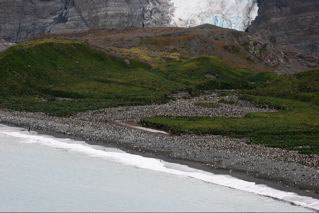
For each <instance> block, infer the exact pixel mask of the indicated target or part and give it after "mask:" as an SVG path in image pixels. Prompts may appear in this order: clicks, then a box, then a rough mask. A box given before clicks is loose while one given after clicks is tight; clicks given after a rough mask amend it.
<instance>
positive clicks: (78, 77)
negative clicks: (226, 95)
mask: <svg viewBox="0 0 319 213" xmlns="http://www.w3.org/2000/svg"><path fill="white" fill-rule="evenodd" d="M269 78H270V74H269V73H255V72H252V71H250V70H244V69H243V70H239V69H237V70H236V69H232V68H231V67H228V66H227V65H225V64H224V63H223V62H222V61H221V60H220V59H218V58H213V57H212V58H209V57H203V58H197V59H192V60H188V61H180V60H179V59H178V60H174V59H173V57H172V59H171V60H170V62H169V63H167V64H162V65H160V66H157V67H151V66H149V65H147V64H145V63H142V62H139V61H135V60H129V61H128V60H124V59H121V58H116V57H113V56H109V55H106V54H105V53H103V52H101V51H98V50H96V49H93V48H91V47H90V46H88V45H87V44H83V43H80V42H78V41H70V40H50V39H47V40H36V41H31V42H28V43H25V44H20V45H17V46H14V47H11V48H9V49H8V50H6V51H5V52H2V53H0V107H2V108H8V109H13V110H19V111H35V112H45V113H49V114H52V115H60V116H62V115H63V116H64V115H70V114H72V113H74V112H79V111H87V110H94V109H99V108H106V107H114V106H122V105H143V104H151V103H156V102H164V101H167V100H168V99H169V95H170V94H172V93H174V92H176V91H179V90H188V91H190V92H191V93H193V94H199V92H200V91H201V90H207V89H228V88H233V87H234V88H242V89H246V88H254V87H256V85H258V84H260V83H262V82H264V81H266V80H267V79H269Z"/></svg>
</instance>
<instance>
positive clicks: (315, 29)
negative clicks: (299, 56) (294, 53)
mask: <svg viewBox="0 0 319 213" xmlns="http://www.w3.org/2000/svg"><path fill="white" fill-rule="evenodd" d="M258 3H259V15H258V17H257V19H256V20H255V21H254V22H253V23H252V26H251V27H249V29H248V31H249V32H253V33H258V34H260V35H262V36H265V37H267V38H268V39H270V40H271V41H272V42H273V43H274V44H277V45H279V46H282V47H284V48H288V49H290V48H293V49H297V50H298V51H301V52H302V53H307V54H313V55H316V56H319V0H258Z"/></svg>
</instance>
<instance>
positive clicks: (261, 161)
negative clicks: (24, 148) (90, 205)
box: [0, 94, 319, 193]
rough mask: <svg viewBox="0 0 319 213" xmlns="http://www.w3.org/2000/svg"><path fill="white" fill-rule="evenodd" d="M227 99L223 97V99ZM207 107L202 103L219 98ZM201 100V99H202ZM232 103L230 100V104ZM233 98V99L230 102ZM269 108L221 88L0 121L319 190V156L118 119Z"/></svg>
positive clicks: (0, 114)
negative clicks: (154, 129)
mask: <svg viewBox="0 0 319 213" xmlns="http://www.w3.org/2000/svg"><path fill="white" fill-rule="evenodd" d="M221 99H222V101H220V100H221ZM217 102H219V104H217V105H216V106H215V107H214V108H207V107H205V104H203V103H217ZM198 103H201V104H198ZM226 103H228V104H226ZM229 103H231V104H229ZM265 111H266V112H269V111H274V110H272V109H261V108H256V107H255V106H253V105H252V104H250V103H248V102H245V101H239V100H238V99H237V97H236V96H227V97H219V96H217V95H216V94H212V95H206V96H201V97H196V98H190V99H184V98H182V97H178V98H177V99H176V100H175V101H171V102H169V103H167V104H162V105H151V106H133V107H119V108H110V109H104V110H99V111H92V112H85V113H79V114H77V115H75V116H73V117H70V118H61V117H50V116H47V115H45V114H43V113H28V112H10V111H7V110H0V123H3V124H10V125H15V126H20V127H31V129H33V130H38V131H41V132H45V133H47V134H64V135H66V137H75V138H78V139H81V140H84V141H86V142H88V143H91V144H99V145H105V146H111V145H112V146H114V145H115V146H117V147H118V148H123V149H126V150H130V151H137V152H139V153H142V154H146V155H151V156H159V157H165V158H168V159H171V160H186V161H189V162H197V163H201V164H202V165H206V166H207V167H210V168H214V169H226V170H228V171H239V172H244V173H247V174H248V175H249V176H253V177H257V178H263V179H268V180H272V181H275V182H280V183H282V184H284V185H289V186H292V187H296V188H300V189H307V190H311V191H316V192H317V193H318V192H319V156H307V155H302V154H298V153H297V152H293V151H286V150H282V149H274V148H267V147H264V146H260V145H251V144H248V143H247V142H249V140H248V139H244V138H241V139H238V138H230V137H224V136H217V135H209V136H197V135H180V136H177V135H166V134H160V133H151V132H148V131H143V130H139V129H134V128H130V127H128V126H125V125H121V124H119V123H122V124H123V123H133V124H134V123H135V124H137V123H138V122H139V121H140V120H141V119H142V118H143V117H148V116H154V115H175V116H179V115H180V116H182V115H187V116H227V117H230V116H232V117H234V116H236V117H238V116H244V115H245V114H247V113H250V112H265Z"/></svg>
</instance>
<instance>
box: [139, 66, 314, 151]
mask: <svg viewBox="0 0 319 213" xmlns="http://www.w3.org/2000/svg"><path fill="white" fill-rule="evenodd" d="M318 92H319V71H318V70H315V71H310V72H305V73H301V74H296V75H291V76H280V77H277V78H276V79H274V80H273V81H270V82H269V83H267V84H265V85H263V86H260V87H258V88H256V89H253V90H250V91H242V93H244V94H243V95H241V98H242V99H245V100H249V101H251V102H254V103H255V104H256V105H259V106H263V107H266V106H267V107H272V108H275V109H278V110H280V111H279V112H276V113H250V114H248V115H246V116H245V117H243V118H208V117H196V118H191V117H153V118H147V119H145V120H144V121H143V123H144V125H146V126H152V127H157V128H163V129H166V130H168V131H171V132H174V133H195V134H217V135H226V136H234V137H248V138H251V140H250V141H251V143H255V144H264V145H266V146H270V147H278V148H284V149H289V150H296V151H299V152H300V153H305V154H319V106H318V105H319V102H318V97H319V96H318V94H319V93H318Z"/></svg>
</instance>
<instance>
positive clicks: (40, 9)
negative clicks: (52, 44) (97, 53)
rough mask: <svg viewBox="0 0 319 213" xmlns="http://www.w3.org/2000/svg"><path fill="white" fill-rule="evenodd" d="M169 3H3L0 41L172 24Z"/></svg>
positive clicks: (88, 0) (15, 0) (87, 0)
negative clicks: (100, 29)
mask: <svg viewBox="0 0 319 213" xmlns="http://www.w3.org/2000/svg"><path fill="white" fill-rule="evenodd" d="M170 8H171V7H170V4H169V1H167V0H94V1H92V0H0V38H4V39H5V40H7V41H12V42H19V41H22V40H25V39H27V38H31V37H35V36H38V35H42V34H47V33H62V32H63V33H64V32H77V31H84V30H88V29H98V28H113V27H132V26H135V27H142V26H143V25H144V26H153V25H156V26H162V25H167V24H168V23H170V12H169V10H170Z"/></svg>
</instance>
